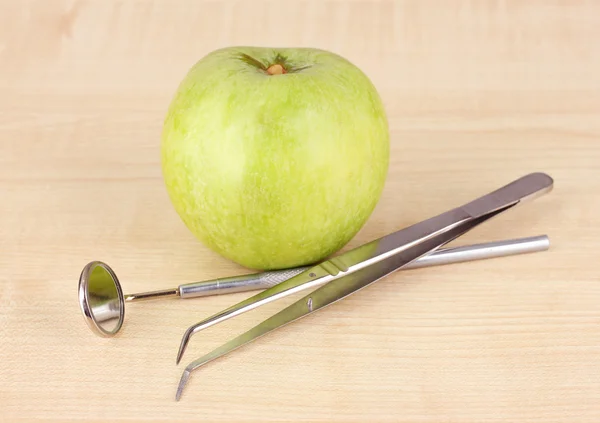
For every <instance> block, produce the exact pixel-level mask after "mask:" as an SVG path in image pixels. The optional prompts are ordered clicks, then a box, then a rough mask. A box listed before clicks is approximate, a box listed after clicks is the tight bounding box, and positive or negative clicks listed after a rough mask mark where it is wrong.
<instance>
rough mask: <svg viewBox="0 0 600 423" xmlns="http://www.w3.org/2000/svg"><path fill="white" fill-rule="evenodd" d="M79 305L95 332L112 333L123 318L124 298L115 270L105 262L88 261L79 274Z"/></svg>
mask: <svg viewBox="0 0 600 423" xmlns="http://www.w3.org/2000/svg"><path fill="white" fill-rule="evenodd" d="M79 307H81V311H82V313H83V316H84V318H85V321H86V323H87V324H88V326H89V327H90V329H92V331H94V332H95V333H96V334H98V335H100V336H104V337H110V336H114V335H115V334H116V333H117V332H118V331H119V329H121V326H122V325H123V320H124V318H125V299H124V297H123V291H122V289H121V284H120V283H119V280H118V279H117V276H116V275H115V272H113V270H112V269H111V268H110V266H108V265H107V264H106V263H102V262H100V261H93V262H91V263H88V264H87V265H86V266H85V267H84V268H83V271H82V272H81V276H80V277H79Z"/></svg>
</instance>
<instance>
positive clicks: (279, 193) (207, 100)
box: [161, 47, 389, 269]
mask: <svg viewBox="0 0 600 423" xmlns="http://www.w3.org/2000/svg"><path fill="white" fill-rule="evenodd" d="M161 159H162V171H163V176H164V180H165V184H166V188H167V192H168V195H169V198H170V200H171V202H172V203H173V205H174V208H175V210H176V211H177V213H178V214H179V216H180V217H181V219H182V220H183V222H184V223H185V225H186V226H187V228H188V229H189V230H190V231H191V232H192V233H193V234H194V235H195V236H196V237H197V238H198V239H199V240H201V241H202V242H203V243H204V244H206V245H207V246H208V247H209V248H211V249H212V250H214V251H216V252H217V253H219V254H220V255H222V256H223V257H226V258H228V259H230V260H232V261H234V262H236V263H238V264H240V265H242V266H245V267H248V268H252V269H282V268H289V267H295V266H300V265H306V264H310V263H314V262H316V261H319V260H322V259H324V258H326V257H328V256H330V255H332V254H333V253H335V252H336V251H338V250H339V249H341V248H342V247H343V246H344V245H345V244H347V243H348V242H349V241H350V240H351V239H352V238H353V237H354V236H355V235H356V233H357V232H358V231H359V230H360V229H361V228H362V227H363V226H364V224H365V223H366V221H367V219H368V218H369V216H370V215H371V213H372V212H373V209H374V208H375V206H376V205H377V203H378V201H379V199H380V197H381V193H382V190H383V186H384V183H385V180H386V176H387V171H388V164H389V130H388V122H387V117H386V113H385V110H384V107H383V105H382V101H381V98H380V96H379V95H378V92H377V90H376V89H375V87H374V85H373V84H372V82H371V81H370V80H369V78H368V77H367V76H366V75H365V74H364V73H363V72H362V71H361V70H360V69H359V68H358V67H357V66H355V65H353V64H352V63H351V62H349V61H348V60H346V59H345V58H343V57H340V56H339V55H337V54H334V53H332V52H328V51H324V50H321V49H311V48H265V47H228V48H223V49H219V50H216V51H213V52H211V53H209V54H208V55H206V56H204V57H203V58H201V59H200V60H199V61H198V62H197V63H196V64H195V65H194V66H193V67H192V68H191V69H190V70H189V72H188V73H187V74H186V75H185V78H184V79H183V81H182V82H181V83H180V85H179V87H178V88H177V90H176V92H175V95H174V97H173V99H172V102H171V104H170V106H169V109H168V112H167V116H166V118H165V121H164V129H163V133H162V141H161Z"/></svg>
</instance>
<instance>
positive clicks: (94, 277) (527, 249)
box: [79, 235, 550, 337]
mask: <svg viewBox="0 0 600 423" xmlns="http://www.w3.org/2000/svg"><path fill="white" fill-rule="evenodd" d="M549 246H550V241H549V239H548V236H547V235H541V236H533V237H527V238H517V239H509V240H503V241H494V242H486V243H482V244H474V245H466V246H462V247H454V248H445V249H440V250H438V251H435V252H433V253H432V254H429V255H427V256H424V257H421V258H419V259H417V260H416V261H414V262H413V263H410V264H409V265H407V266H405V267H404V268H403V270H408V269H415V268H420V267H431V266H439V265H446V264H452V263H461V262H467V261H473V260H483V259H490V258H494V257H506V256H511V255H516V254H525V253H533V252H536V251H545V250H547V249H548V248H549ZM307 268H308V267H296V268H291V269H283V270H274V271H267V272H261V273H253V274H248V275H238V276H230V277H225V278H219V279H212V280H207V281H201V282H192V283H187V284H183V285H179V286H178V287H177V288H171V289H165V290H160V291H151V292H142V293H138V294H128V295H123V290H122V289H121V284H120V283H119V279H117V275H116V274H115V272H114V271H113V270H112V269H111V268H110V266H109V265H108V264H106V263H103V262H101V261H92V262H90V263H88V264H87V265H86V266H85V267H84V268H83V271H82V272H81V276H80V277H79V306H80V308H81V311H82V313H83V316H84V318H85V321H86V323H87V324H88V326H89V327H90V329H92V331H93V332H94V333H96V334H97V335H100V336H103V337H111V336H114V335H115V334H116V333H117V332H118V331H119V330H120V329H121V326H122V325H123V320H124V319H125V303H126V302H127V303H129V302H132V301H142V300H151V299H155V298H163V297H179V298H184V299H185V298H195V297H205V296H210V295H222V294H230V293H235V292H246V291H255V290H261V289H268V288H270V287H272V286H274V285H277V284H278V283H281V282H283V281H285V280H287V279H290V278H292V277H294V276H296V275H298V274H300V273H302V272H303V271H304V270H306V269H307Z"/></svg>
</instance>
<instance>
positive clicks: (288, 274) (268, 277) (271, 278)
mask: <svg viewBox="0 0 600 423" xmlns="http://www.w3.org/2000/svg"><path fill="white" fill-rule="evenodd" d="M306 269H308V267H298V268H295V269H285V270H274V271H270V272H264V273H261V276H260V281H261V284H264V287H265V288H270V287H272V286H275V285H277V284H278V283H281V282H283V281H286V280H288V279H290V278H293V277H294V276H296V275H298V274H300V273H302V272H304V271H305V270H306Z"/></svg>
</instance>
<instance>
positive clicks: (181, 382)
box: [175, 369, 190, 401]
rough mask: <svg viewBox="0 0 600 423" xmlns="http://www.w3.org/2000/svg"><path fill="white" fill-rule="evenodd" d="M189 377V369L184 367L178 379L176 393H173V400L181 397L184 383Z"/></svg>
mask: <svg viewBox="0 0 600 423" xmlns="http://www.w3.org/2000/svg"><path fill="white" fill-rule="evenodd" d="M189 378H190V371H189V370H188V369H185V370H184V371H183V374H182V375H181V379H180V380H179V385H178V386H177V393H176V394H175V401H179V399H180V398H181V394H182V393H183V388H185V384H186V383H187V381H188V379H189Z"/></svg>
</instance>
